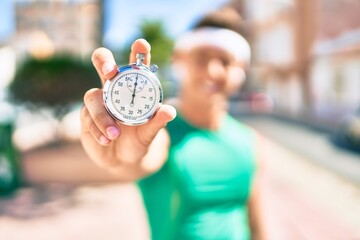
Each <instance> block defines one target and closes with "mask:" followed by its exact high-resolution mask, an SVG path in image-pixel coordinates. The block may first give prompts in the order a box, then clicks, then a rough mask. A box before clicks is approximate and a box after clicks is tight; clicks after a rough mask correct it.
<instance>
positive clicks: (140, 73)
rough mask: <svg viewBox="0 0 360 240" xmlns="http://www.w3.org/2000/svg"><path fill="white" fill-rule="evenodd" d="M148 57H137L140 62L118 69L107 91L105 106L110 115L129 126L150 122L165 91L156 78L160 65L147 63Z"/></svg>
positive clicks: (138, 55)
mask: <svg viewBox="0 0 360 240" xmlns="http://www.w3.org/2000/svg"><path fill="white" fill-rule="evenodd" d="M144 58H145V54H143V53H138V54H136V62H134V63H131V64H129V65H126V66H122V67H120V68H119V69H118V73H117V74H116V75H115V77H113V78H112V79H108V80H106V82H105V84H104V88H103V100H104V105H105V108H106V109H107V111H108V112H109V114H110V115H111V116H112V117H113V118H114V119H116V120H118V121H120V122H121V123H123V124H125V125H141V124H144V123H146V122H148V121H149V120H150V119H151V118H152V117H153V116H154V115H155V113H156V112H157V110H158V109H159V108H160V106H161V104H162V101H163V91H162V87H161V84H160V81H159V79H158V78H157V76H156V75H155V72H156V71H157V69H158V68H157V67H156V65H152V66H151V67H150V68H148V67H147V66H146V65H145V64H143V60H144Z"/></svg>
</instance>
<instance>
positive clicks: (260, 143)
mask: <svg viewBox="0 0 360 240" xmlns="http://www.w3.org/2000/svg"><path fill="white" fill-rule="evenodd" d="M264 150H265V146H264V140H263V139H262V137H261V136H260V135H258V134H257V135H256V164H257V168H256V173H255V177H254V182H253V185H252V191H251V195H250V199H249V202H248V209H249V223H250V229H251V233H252V240H264V239H266V233H265V225H264V212H263V205H262V201H263V196H262V192H263V191H262V187H263V174H264V169H263V168H264V156H265V155H266V154H264V152H265V151H264Z"/></svg>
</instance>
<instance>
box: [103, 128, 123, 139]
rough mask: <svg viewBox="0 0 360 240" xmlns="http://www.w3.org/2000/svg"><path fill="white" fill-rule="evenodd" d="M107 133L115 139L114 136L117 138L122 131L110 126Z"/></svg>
mask: <svg viewBox="0 0 360 240" xmlns="http://www.w3.org/2000/svg"><path fill="white" fill-rule="evenodd" d="M106 133H107V135H108V137H109V138H110V139H114V138H117V137H118V136H119V134H120V131H119V129H117V128H116V127H108V128H107V129H106Z"/></svg>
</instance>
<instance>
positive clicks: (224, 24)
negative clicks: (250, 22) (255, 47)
mask: <svg viewBox="0 0 360 240" xmlns="http://www.w3.org/2000/svg"><path fill="white" fill-rule="evenodd" d="M202 27H218V28H226V29H230V30H232V31H235V32H237V33H239V34H241V35H243V36H244V37H245V36H246V35H247V34H246V27H245V21H244V19H243V18H242V16H241V15H240V13H239V12H238V11H237V10H236V9H235V8H233V7H231V6H225V7H222V8H221V9H219V10H216V11H213V12H210V13H208V14H207V15H205V16H203V17H202V18H201V19H200V20H199V21H198V22H197V23H196V24H195V25H194V26H193V29H198V28H202Z"/></svg>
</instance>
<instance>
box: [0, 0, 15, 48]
mask: <svg viewBox="0 0 360 240" xmlns="http://www.w3.org/2000/svg"><path fill="white" fill-rule="evenodd" d="M14 30H15V23H14V11H13V0H0V43H1V42H2V41H5V40H6V39H7V38H8V37H9V36H10V35H11V34H12V33H13V31H14Z"/></svg>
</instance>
